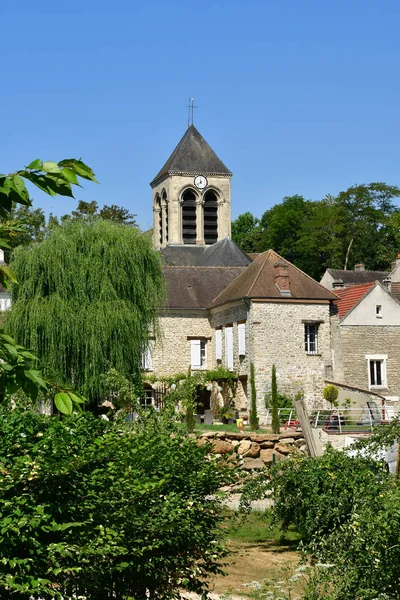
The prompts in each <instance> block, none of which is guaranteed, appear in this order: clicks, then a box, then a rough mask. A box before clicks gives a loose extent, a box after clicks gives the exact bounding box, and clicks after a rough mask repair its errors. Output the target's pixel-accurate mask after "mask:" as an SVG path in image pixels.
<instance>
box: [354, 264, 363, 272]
mask: <svg viewBox="0 0 400 600" xmlns="http://www.w3.org/2000/svg"><path fill="white" fill-rule="evenodd" d="M354 270H355V271H365V265H364V263H359V264H358V265H354Z"/></svg>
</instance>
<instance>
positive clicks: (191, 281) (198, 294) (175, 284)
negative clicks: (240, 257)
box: [163, 267, 245, 309]
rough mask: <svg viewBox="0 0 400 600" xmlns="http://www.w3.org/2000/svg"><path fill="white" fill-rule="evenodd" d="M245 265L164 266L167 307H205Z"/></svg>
mask: <svg viewBox="0 0 400 600" xmlns="http://www.w3.org/2000/svg"><path fill="white" fill-rule="evenodd" d="M244 269H245V267H164V269H163V271H164V276H165V279H166V282H167V291H168V308H181V309H198V308H203V309H206V308H208V307H209V306H210V304H211V303H212V301H213V299H214V298H215V297H216V296H218V294H220V293H221V292H222V290H224V289H225V288H226V287H227V286H228V285H229V284H230V283H231V282H232V281H233V280H234V279H235V278H236V277H237V276H238V275H240V273H242V272H243V271H244Z"/></svg>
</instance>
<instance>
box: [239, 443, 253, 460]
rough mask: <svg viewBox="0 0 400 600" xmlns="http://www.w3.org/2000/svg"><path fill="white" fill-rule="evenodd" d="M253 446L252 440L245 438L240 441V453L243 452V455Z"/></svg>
mask: <svg viewBox="0 0 400 600" xmlns="http://www.w3.org/2000/svg"><path fill="white" fill-rule="evenodd" d="M250 448H251V442H250V440H243V441H241V442H240V444H239V446H238V449H237V451H238V453H239V454H241V455H242V456H243V455H244V454H245V453H246V452H247V451H248V450H250Z"/></svg>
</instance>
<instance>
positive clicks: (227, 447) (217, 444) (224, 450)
mask: <svg viewBox="0 0 400 600" xmlns="http://www.w3.org/2000/svg"><path fill="white" fill-rule="evenodd" d="M212 446H213V452H214V453H215V454H229V453H230V452H233V446H232V444H230V443H229V442H225V441H223V440H214V441H213V442H212Z"/></svg>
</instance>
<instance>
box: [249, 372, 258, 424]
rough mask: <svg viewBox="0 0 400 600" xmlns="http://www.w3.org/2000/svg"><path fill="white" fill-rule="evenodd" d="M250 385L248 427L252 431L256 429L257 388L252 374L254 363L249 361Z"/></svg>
mask: <svg viewBox="0 0 400 600" xmlns="http://www.w3.org/2000/svg"><path fill="white" fill-rule="evenodd" d="M250 387H251V411H250V427H251V429H252V430H253V431H255V430H256V429H258V413H257V390H256V381H255V374H254V364H253V363H250Z"/></svg>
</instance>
